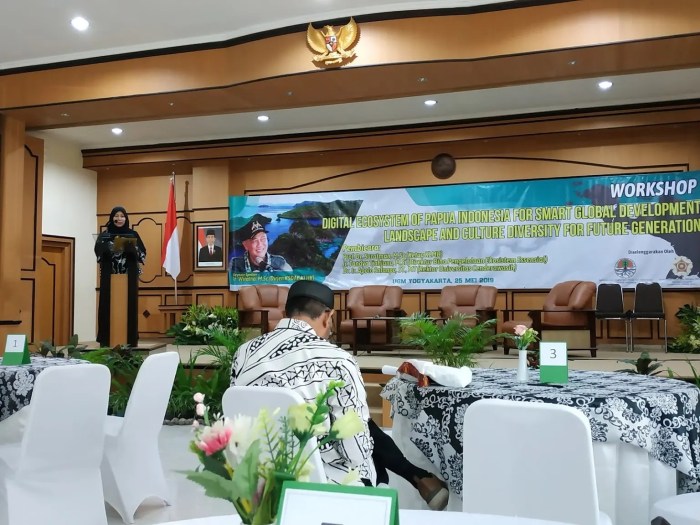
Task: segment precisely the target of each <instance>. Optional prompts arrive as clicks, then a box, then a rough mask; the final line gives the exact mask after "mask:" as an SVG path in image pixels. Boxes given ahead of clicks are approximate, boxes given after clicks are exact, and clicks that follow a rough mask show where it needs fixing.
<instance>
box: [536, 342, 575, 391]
mask: <svg viewBox="0 0 700 525" xmlns="http://www.w3.org/2000/svg"><path fill="white" fill-rule="evenodd" d="M568 382H569V364H568V361H567V359H566V343H550V342H549V341H540V383H568Z"/></svg>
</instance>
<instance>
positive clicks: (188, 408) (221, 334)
mask: <svg viewBox="0 0 700 525" xmlns="http://www.w3.org/2000/svg"><path fill="white" fill-rule="evenodd" d="M245 335H246V334H245V333H244V332H243V331H242V330H240V329H233V330H213V331H212V332H211V339H210V340H211V344H209V345H208V346H207V347H205V348H201V349H200V350H197V351H196V352H194V353H193V354H192V355H191V356H190V359H189V360H188V362H187V363H186V364H184V365H183V364H180V365H179V366H178V368H177V370H176V372H175V382H174V384H173V389H172V393H171V395H170V400H169V402H168V408H167V410H166V417H168V418H170V419H172V418H185V419H187V418H191V417H193V416H194V406H193V405H192V396H193V395H194V394H195V393H197V392H200V393H202V394H204V395H205V397H206V398H207V399H208V400H209V406H210V408H211V410H212V413H213V414H219V413H221V412H222V410H221V398H222V397H223V396H224V392H225V391H226V389H227V388H228V387H229V386H230V384H231V367H232V365H233V360H234V358H235V356H236V352H237V351H238V347H239V346H241V344H242V343H243V341H245ZM202 358H207V359H206V360H207V363H205V364H200V363H201V361H202Z"/></svg>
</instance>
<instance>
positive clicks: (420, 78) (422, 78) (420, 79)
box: [418, 77, 428, 83]
mask: <svg viewBox="0 0 700 525" xmlns="http://www.w3.org/2000/svg"><path fill="white" fill-rule="evenodd" d="M427 81H428V79H427V78H425V77H418V82H420V83H423V82H427Z"/></svg>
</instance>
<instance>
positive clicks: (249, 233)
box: [230, 213, 293, 274]
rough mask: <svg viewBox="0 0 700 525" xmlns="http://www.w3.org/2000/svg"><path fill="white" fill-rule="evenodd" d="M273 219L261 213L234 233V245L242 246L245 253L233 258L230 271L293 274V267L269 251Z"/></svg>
mask: <svg viewBox="0 0 700 525" xmlns="http://www.w3.org/2000/svg"><path fill="white" fill-rule="evenodd" d="M270 222H272V219H270V218H269V217H265V216H264V215H261V214H259V213H256V214H255V215H253V216H252V217H251V218H250V219H249V220H248V221H247V222H246V223H245V224H244V225H243V226H242V227H240V228H238V229H237V230H235V231H234V232H233V242H234V245H235V246H237V247H238V245H240V246H242V248H243V253H242V254H240V255H237V256H234V257H232V258H231V262H230V271H231V273H232V274H237V273H268V274H269V273H273V272H291V271H293V270H292V267H291V266H290V265H289V263H287V261H286V260H285V258H284V257H283V256H282V255H275V254H271V253H270V252H269V251H268V236H267V235H268V233H269V232H268V230H267V229H266V226H267V225H268V224H270Z"/></svg>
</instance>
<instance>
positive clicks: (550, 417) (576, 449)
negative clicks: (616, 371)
mask: <svg viewBox="0 0 700 525" xmlns="http://www.w3.org/2000/svg"><path fill="white" fill-rule="evenodd" d="M463 442H464V447H463V451H464V452H463V458H464V467H463V468H464V473H463V476H464V484H463V491H462V505H463V507H462V509H463V510H464V511H465V512H473V513H482V514H497V515H502V516H520V517H526V518H537V519H543V520H550V521H561V522H565V523H572V524H576V525H604V524H611V523H612V522H611V520H610V518H609V517H608V516H607V515H605V514H604V513H602V512H600V510H599V507H598V491H597V488H596V480H595V472H594V467H593V444H592V441H591V428H590V425H589V422H588V419H586V417H585V416H584V415H583V413H581V412H580V411H578V410H576V409H574V408H571V407H567V406H563V405H555V404H550V403H530V402H526V401H507V400H502V399H483V400H480V401H477V402H475V403H473V404H471V405H470V406H469V407H468V408H467V410H466V412H465V414H464V434H463Z"/></svg>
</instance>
